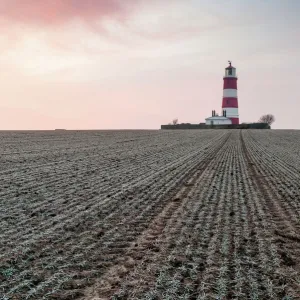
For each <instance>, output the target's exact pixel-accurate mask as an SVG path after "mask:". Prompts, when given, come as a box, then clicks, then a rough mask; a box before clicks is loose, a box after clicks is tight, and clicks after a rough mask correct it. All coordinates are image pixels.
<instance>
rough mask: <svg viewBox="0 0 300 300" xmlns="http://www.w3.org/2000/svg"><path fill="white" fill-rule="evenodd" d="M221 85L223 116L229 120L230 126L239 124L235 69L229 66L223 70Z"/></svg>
mask: <svg viewBox="0 0 300 300" xmlns="http://www.w3.org/2000/svg"><path fill="white" fill-rule="evenodd" d="M223 79H224V85H223V102H222V110H223V115H224V116H226V117H227V118H228V119H230V120H231V122H232V124H239V108H238V97H237V76H236V69H235V68H234V67H233V66H232V65H231V61H229V66H228V67H227V68H226V69H225V76H224V77H223Z"/></svg>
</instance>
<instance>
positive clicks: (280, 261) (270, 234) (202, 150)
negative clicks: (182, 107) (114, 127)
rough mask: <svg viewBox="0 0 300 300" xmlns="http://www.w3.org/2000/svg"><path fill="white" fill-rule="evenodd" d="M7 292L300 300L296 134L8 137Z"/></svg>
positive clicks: (3, 259) (4, 191)
mask: <svg viewBox="0 0 300 300" xmlns="http://www.w3.org/2000/svg"><path fill="white" fill-rule="evenodd" d="M0 142H1V143H0V153H1V155H0V182H1V184H0V299H1V300H17V299H60V300H62V299H82V300H83V299H87V300H100V299H101V300H104V299H144V300H150V299H153V300H154V299H174V300H176V299H186V300H188V299H191V300H192V299H193V300H200V299H259V300H260V299H285V300H288V299H300V131H288V130H286V131H283V130H282V131H279V130H278V131H276V130H202V131H201V130H191V131H189V130H185V131H176V130H175V131H86V132H83V131H78V132H76V131H66V132H2V133H0Z"/></svg>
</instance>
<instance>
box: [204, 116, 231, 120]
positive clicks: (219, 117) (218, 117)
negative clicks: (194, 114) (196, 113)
mask: <svg viewBox="0 0 300 300" xmlns="http://www.w3.org/2000/svg"><path fill="white" fill-rule="evenodd" d="M205 120H230V119H229V118H227V117H223V116H214V117H209V118H206V119H205Z"/></svg>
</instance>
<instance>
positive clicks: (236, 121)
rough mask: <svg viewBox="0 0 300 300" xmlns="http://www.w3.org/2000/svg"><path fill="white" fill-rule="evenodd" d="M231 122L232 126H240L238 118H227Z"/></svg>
mask: <svg viewBox="0 0 300 300" xmlns="http://www.w3.org/2000/svg"><path fill="white" fill-rule="evenodd" d="M229 119H230V120H231V122H232V124H240V119H239V118H229Z"/></svg>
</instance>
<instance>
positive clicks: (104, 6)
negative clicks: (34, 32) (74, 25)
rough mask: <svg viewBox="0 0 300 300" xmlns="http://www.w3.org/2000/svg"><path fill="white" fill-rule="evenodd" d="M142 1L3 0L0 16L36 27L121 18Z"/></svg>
mask: <svg viewBox="0 0 300 300" xmlns="http://www.w3.org/2000/svg"><path fill="white" fill-rule="evenodd" d="M138 2H140V0H126V1H123V0H22V1H20V0H1V2H0V19H1V20H2V21H6V22H9V23H23V24H27V25H33V26H39V25H42V26H56V25H64V24H66V23H69V22H72V21H73V20H81V21H83V22H90V21H97V20H101V19H104V18H117V19H119V20H122V19H124V18H126V16H127V15H128V14H130V12H131V11H132V10H133V8H134V5H135V4H136V3H138Z"/></svg>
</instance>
